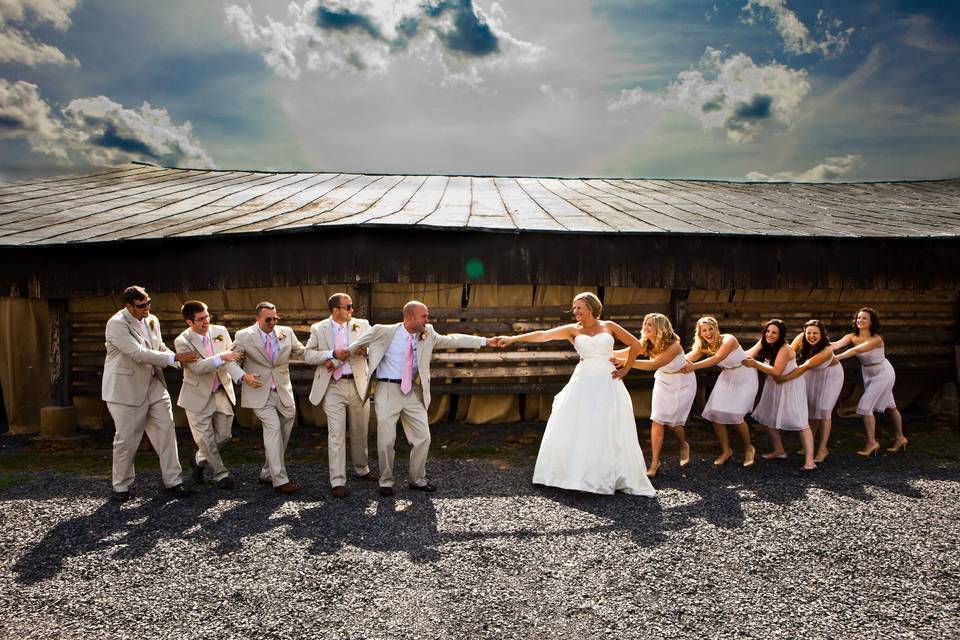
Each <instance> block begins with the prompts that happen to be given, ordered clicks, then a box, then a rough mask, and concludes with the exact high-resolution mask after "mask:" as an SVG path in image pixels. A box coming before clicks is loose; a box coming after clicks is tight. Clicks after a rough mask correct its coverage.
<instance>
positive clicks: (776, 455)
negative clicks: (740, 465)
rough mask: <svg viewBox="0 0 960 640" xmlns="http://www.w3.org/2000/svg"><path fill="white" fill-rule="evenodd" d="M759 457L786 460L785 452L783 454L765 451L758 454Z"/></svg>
mask: <svg viewBox="0 0 960 640" xmlns="http://www.w3.org/2000/svg"><path fill="white" fill-rule="evenodd" d="M760 457H761V458H763V459H764V460H786V459H787V454H785V453H774V452H773V451H771V452H770V453H765V454H763V455H762V456H760Z"/></svg>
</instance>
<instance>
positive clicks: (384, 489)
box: [380, 487, 393, 497]
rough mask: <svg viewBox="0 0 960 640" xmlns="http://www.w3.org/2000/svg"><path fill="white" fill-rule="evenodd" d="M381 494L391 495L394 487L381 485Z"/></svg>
mask: <svg viewBox="0 0 960 640" xmlns="http://www.w3.org/2000/svg"><path fill="white" fill-rule="evenodd" d="M380 495H382V496H386V497H390V496H392V495H393V487H380Z"/></svg>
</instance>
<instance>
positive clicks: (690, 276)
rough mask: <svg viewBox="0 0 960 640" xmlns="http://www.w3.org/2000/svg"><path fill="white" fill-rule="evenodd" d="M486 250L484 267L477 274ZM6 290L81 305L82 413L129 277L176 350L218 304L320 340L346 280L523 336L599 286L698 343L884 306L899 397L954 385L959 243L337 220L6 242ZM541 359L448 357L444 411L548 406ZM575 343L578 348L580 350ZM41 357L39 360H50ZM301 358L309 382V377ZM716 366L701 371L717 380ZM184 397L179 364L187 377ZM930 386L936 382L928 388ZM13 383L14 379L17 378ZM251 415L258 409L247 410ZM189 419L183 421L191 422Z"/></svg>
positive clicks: (465, 416)
mask: <svg viewBox="0 0 960 640" xmlns="http://www.w3.org/2000/svg"><path fill="white" fill-rule="evenodd" d="M471 259H475V260H479V261H480V262H481V263H482V265H483V274H482V275H481V276H479V277H477V278H470V277H468V276H467V274H466V265H467V263H468V261H470V260H471ZM0 278H3V282H4V286H5V290H4V291H3V293H8V292H9V293H10V294H11V295H13V296H15V297H28V298H47V299H49V301H50V303H51V309H56V308H59V309H66V311H65V313H66V316H65V317H64V318H63V320H64V322H63V323H62V324H63V326H65V327H67V329H66V330H65V334H64V335H65V336H66V340H67V344H68V345H69V348H65V350H64V352H65V353H66V354H67V356H68V357H69V358H70V368H69V375H67V376H66V377H65V379H64V385H65V390H64V391H63V392H61V393H59V394H58V393H57V392H56V391H55V392H54V393H53V394H52V395H53V397H54V398H57V397H60V398H68V397H70V396H72V398H73V401H74V402H75V403H76V404H77V405H78V409H80V413H81V420H82V421H83V422H84V426H87V427H94V426H96V425H97V424H100V423H101V422H102V420H103V418H104V416H105V415H106V414H105V412H103V411H102V406H101V404H100V401H99V380H100V371H102V364H103V326H104V323H105V322H106V319H107V318H108V317H109V315H110V314H111V313H113V312H114V311H116V309H118V308H120V306H121V304H120V301H119V298H118V294H119V292H120V291H121V290H122V289H123V288H124V287H125V286H127V285H128V284H131V283H138V284H143V285H144V286H146V287H148V289H149V290H150V292H151V294H152V295H153V297H154V300H156V301H157V304H155V307H154V311H155V312H156V313H157V314H158V315H159V316H160V318H161V322H162V326H163V333H164V337H165V340H166V341H167V343H168V345H172V343H173V338H174V337H175V336H176V334H177V333H179V331H181V330H182V328H183V323H182V320H181V319H180V318H179V314H178V309H179V306H180V304H182V302H183V301H184V300H186V299H189V298H200V299H203V300H205V301H207V302H208V303H209V304H210V306H211V309H212V310H213V311H214V314H215V315H216V316H218V319H219V321H221V322H223V323H224V324H227V326H228V327H230V329H231V330H232V331H233V330H236V329H238V328H240V327H242V326H245V325H247V324H249V323H250V322H251V321H252V317H251V315H252V313H251V310H252V308H253V306H254V305H255V304H256V303H257V302H258V301H260V300H262V299H270V300H271V301H272V302H275V303H276V304H278V305H279V306H280V309H281V315H283V316H284V317H285V320H284V321H285V322H286V323H288V324H291V325H293V326H294V328H295V330H296V331H297V333H298V335H300V337H301V338H302V339H303V340H304V341H305V340H306V333H307V330H308V328H309V325H310V324H311V323H312V322H315V321H317V320H319V319H321V318H323V317H325V316H326V315H327V311H326V306H325V300H326V297H327V296H328V295H329V294H330V293H331V292H333V291H335V290H342V289H345V288H346V290H347V291H348V292H350V293H352V294H353V296H354V300H355V302H356V303H357V304H358V315H363V316H367V317H369V318H371V319H372V320H373V321H375V322H390V321H396V320H398V319H399V307H400V306H401V305H402V303H403V302H404V301H406V300H407V299H410V298H418V299H422V300H424V302H426V303H427V304H428V305H430V307H431V313H432V315H433V317H434V322H435V324H436V325H437V327H438V329H439V330H441V331H445V332H452V331H458V332H470V333H474V332H475V333H480V334H482V335H497V334H500V333H513V332H519V331H525V330H530V329H536V328H542V327H547V326H553V325H554V324H556V323H558V322H562V321H566V319H567V317H568V316H566V315H565V314H564V309H566V308H568V305H569V300H570V298H571V297H572V294H573V293H575V292H577V291H581V290H593V291H597V292H598V293H599V294H600V295H601V296H602V297H603V298H604V300H605V301H606V304H607V314H606V315H607V317H611V318H613V319H616V320H618V321H620V322H621V323H622V324H624V326H626V327H627V328H628V329H630V330H632V331H635V332H636V331H638V330H639V323H640V320H641V319H642V317H643V315H644V314H645V313H647V312H650V311H659V312H662V313H666V314H667V315H669V316H671V318H673V320H674V322H675V323H676V324H677V329H678V331H679V333H680V334H681V335H682V336H683V339H684V342H685V344H688V343H689V340H690V338H691V337H692V329H693V323H694V322H695V321H696V318H697V317H698V316H699V315H704V314H710V315H716V316H717V317H718V319H719V320H720V324H721V327H722V328H723V329H724V330H725V331H732V332H734V333H735V334H737V335H738V336H739V337H740V339H741V341H742V342H743V343H744V345H745V346H749V344H751V343H752V341H753V340H755V338H756V336H757V334H758V332H759V324H760V322H762V321H763V320H765V319H767V318H769V317H773V316H778V317H782V318H783V319H784V320H786V321H787V324H788V327H789V328H790V330H791V332H793V331H799V329H800V326H801V325H802V322H803V321H804V320H805V319H808V318H811V317H819V318H821V319H822V320H824V321H825V322H826V323H827V325H828V327H829V328H830V332H831V334H833V335H834V336H839V335H840V333H841V332H842V331H843V330H844V329H845V327H846V325H847V323H848V322H849V319H850V317H852V315H853V312H854V311H855V310H856V309H857V308H859V307H860V306H863V305H870V306H874V307H876V308H877V309H878V310H879V311H880V314H881V318H882V319H883V322H884V330H883V334H884V336H885V338H886V340H887V342H888V353H889V354H890V358H891V360H892V361H893V363H894V365H895V366H896V367H897V372H898V386H897V394H898V400H899V401H900V402H901V403H904V404H905V406H907V405H910V404H915V405H916V404H918V403H919V404H923V403H924V402H926V400H927V399H928V398H927V397H926V396H927V395H929V392H930V389H931V388H934V387H936V386H938V385H940V384H942V383H943V382H956V381H957V370H956V361H955V357H956V356H955V353H956V349H957V347H956V345H957V344H960V336H958V331H957V325H958V317H960V315H958V308H957V304H958V302H957V291H958V289H960V240H957V239H941V240H903V239H871V238H861V239H847V240H840V239H830V240H824V239H790V240H782V239H771V238H732V237H690V236H670V237H666V236H655V237H654V236H652V237H643V236H611V235H609V234H596V235H578V236H572V235H565V234H527V233H523V234H502V233H459V232H443V231H417V232H416V233H411V232H409V231H408V230H389V229H378V230H367V229H364V230H359V231H358V230H347V229H339V230H338V229H330V230H324V231H323V232H317V233H312V234H290V235H275V236H269V237H267V236H264V237H238V238H223V239H210V238H201V239H195V240H177V241H164V242H138V243H113V244H104V245H99V246H95V245H91V246H71V247H56V248H48V249H42V248H33V249H11V250H8V249H5V250H4V260H3V261H0ZM530 351H531V352H534V351H535V352H537V353H536V354H535V355H531V356H530V360H529V361H527V360H517V359H514V360H510V361H506V362H505V361H500V360H496V359H495V358H491V359H487V360H481V361H467V359H464V358H462V357H460V356H458V355H457V354H446V355H442V356H441V357H440V360H439V361H438V362H437V363H436V364H435V365H434V366H435V367H436V368H437V370H438V371H441V370H443V372H444V373H445V374H448V377H446V376H444V377H441V378H440V379H438V380H436V381H435V383H434V384H436V385H437V387H438V389H439V388H442V389H444V390H445V393H438V394H437V395H436V398H437V400H436V402H435V403H434V406H433V407H431V419H432V420H434V421H436V420H446V419H459V420H462V421H470V422H480V423H484V422H496V421H504V420H506V421H512V420H514V419H516V418H517V416H519V417H520V418H523V419H530V420H536V419H540V420H543V419H546V417H547V416H548V415H549V410H550V399H551V398H552V394H553V393H554V392H555V391H556V390H557V389H558V388H559V387H560V386H561V385H562V383H563V380H564V379H565V377H566V376H568V375H569V372H570V371H571V370H572V367H573V366H574V364H575V362H573V361H572V360H570V359H569V356H570V355H571V354H570V353H569V348H568V347H565V346H564V345H546V346H544V347H537V348H534V349H530ZM560 352H566V355H564V353H560ZM38 357H40V356H38ZM302 369H303V370H297V371H295V376H294V377H295V379H296V380H297V384H298V388H299V390H300V395H303V394H304V393H305V390H306V389H308V388H309V386H308V385H309V377H310V372H309V371H307V370H306V368H302ZM638 373H639V372H635V374H632V375H631V377H630V378H628V380H629V385H628V386H630V388H631V393H632V396H633V398H634V405H635V412H636V414H637V415H638V416H640V417H645V416H646V415H647V414H648V412H649V388H650V379H649V376H644V375H637V374H638ZM713 375H715V373H707V374H703V376H702V381H703V384H702V385H701V388H702V389H703V388H709V387H710V385H711V381H712V376H713ZM858 379H859V374H858V371H857V369H856V367H855V365H854V364H851V365H850V368H849V369H848V389H847V391H845V396H844V397H845V400H844V401H843V402H844V403H846V404H843V403H842V406H841V414H842V413H843V412H845V411H847V410H848V409H849V404H850V402H851V401H853V400H855V398H856V394H857V388H856V385H857V380H858ZM171 382H173V383H174V389H173V390H174V393H175V392H176V388H177V386H178V385H179V375H178V374H176V373H173V372H171ZM922 383H926V384H922ZM5 391H6V389H5ZM300 409H301V416H302V420H303V421H304V422H306V423H308V424H322V423H323V422H324V418H323V416H322V412H319V411H318V409H316V408H313V407H311V406H310V405H309V403H306V402H304V401H302V400H301V402H300ZM244 419H245V420H246V421H248V422H251V421H252V419H251V418H250V417H249V416H248V417H247V418H244ZM181 421H182V417H181Z"/></svg>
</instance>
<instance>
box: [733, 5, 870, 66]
mask: <svg viewBox="0 0 960 640" xmlns="http://www.w3.org/2000/svg"><path fill="white" fill-rule="evenodd" d="M741 13H742V16H741V20H742V21H743V22H744V23H746V24H755V23H756V22H758V21H760V20H762V19H764V18H771V19H772V20H773V22H774V23H775V24H776V27H777V33H779V34H780V37H781V38H783V46H784V49H786V50H787V51H788V52H789V53H795V54H810V53H819V54H820V55H822V56H823V57H824V58H832V57H835V56H838V55H840V54H841V53H843V52H844V51H845V50H846V48H847V46H848V45H849V44H850V36H851V35H852V34H853V32H854V29H853V27H849V28H847V29H844V28H843V23H842V22H841V21H840V20H830V19H828V18H827V17H826V15H825V14H824V12H823V11H818V12H817V26H818V31H819V32H820V36H821V37H820V40H819V41H817V39H816V38H814V37H813V36H812V35H811V34H810V30H809V29H807V26H806V25H805V24H803V22H802V21H801V20H800V18H798V17H797V14H796V13H794V12H793V11H791V10H790V9H788V8H787V3H786V0H747V4H746V5H744V7H743V9H742V10H741Z"/></svg>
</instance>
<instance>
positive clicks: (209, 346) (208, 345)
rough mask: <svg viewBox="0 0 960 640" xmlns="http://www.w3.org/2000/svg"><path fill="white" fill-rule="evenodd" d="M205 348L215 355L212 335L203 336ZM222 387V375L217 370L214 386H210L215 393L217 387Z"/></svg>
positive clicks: (208, 352)
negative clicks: (211, 340)
mask: <svg viewBox="0 0 960 640" xmlns="http://www.w3.org/2000/svg"><path fill="white" fill-rule="evenodd" d="M203 348H204V349H205V350H206V352H207V355H208V356H212V355H213V343H212V342H210V336H209V335H207V336H203ZM219 388H220V376H219V375H218V374H217V372H216V371H214V373H213V386H212V387H211V388H210V389H211V391H212V392H213V393H216V392H217V389H219Z"/></svg>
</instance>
